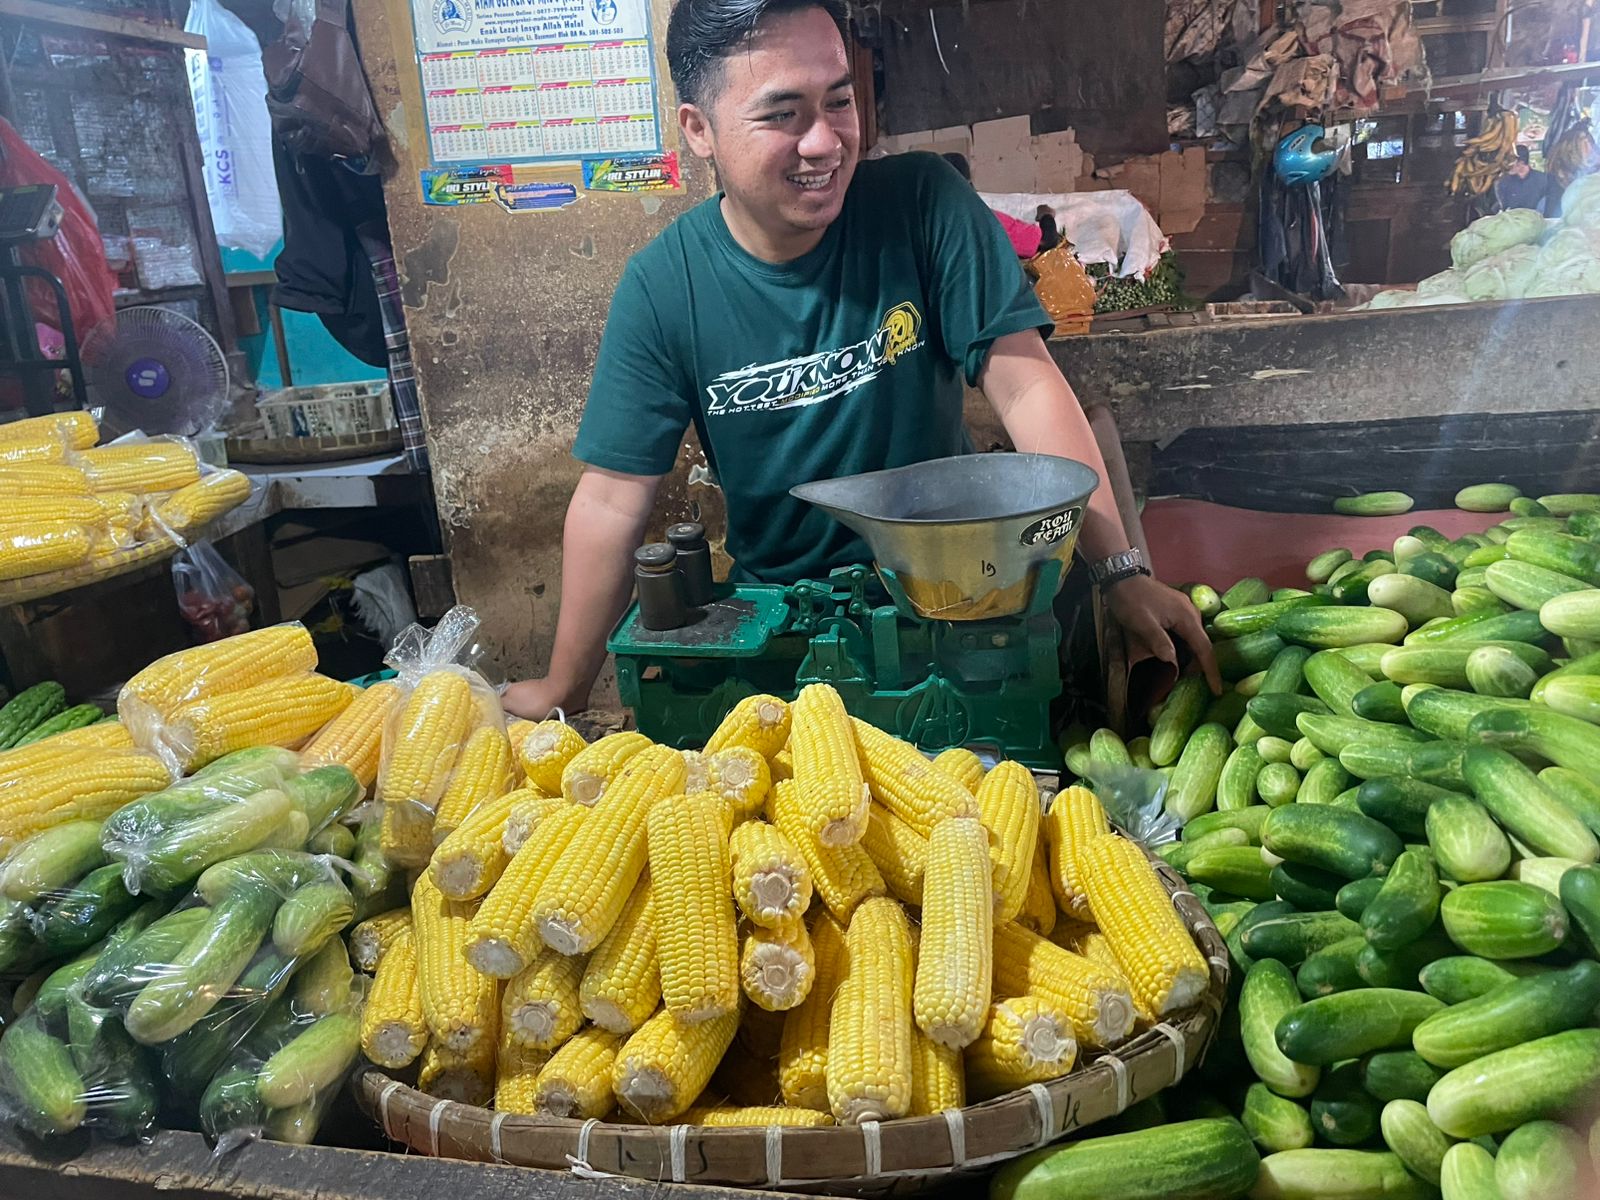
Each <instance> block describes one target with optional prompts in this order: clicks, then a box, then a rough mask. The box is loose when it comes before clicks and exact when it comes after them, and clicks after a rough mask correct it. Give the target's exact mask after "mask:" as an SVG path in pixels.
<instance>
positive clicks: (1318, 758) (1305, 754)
mask: <svg viewBox="0 0 1600 1200" xmlns="http://www.w3.org/2000/svg"><path fill="white" fill-rule="evenodd" d="M1327 757H1328V756H1327V755H1326V754H1324V753H1323V752H1322V751H1321V750H1318V749H1317V748H1316V746H1315V745H1313V744H1312V742H1311V739H1310V738H1301V739H1300V740H1299V741H1298V742H1296V743H1294V745H1292V746H1290V747H1289V765H1290V766H1291V767H1293V768H1294V769H1295V770H1296V771H1309V770H1311V768H1312V767H1314V766H1316V765H1317V764H1318V763H1319V762H1322V761H1323V760H1324V759H1325V758H1327Z"/></svg>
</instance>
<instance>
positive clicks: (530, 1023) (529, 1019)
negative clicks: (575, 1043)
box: [505, 997, 561, 1049]
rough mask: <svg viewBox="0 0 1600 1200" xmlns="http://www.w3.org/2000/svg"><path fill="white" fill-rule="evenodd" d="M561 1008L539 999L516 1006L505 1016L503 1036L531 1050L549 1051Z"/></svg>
mask: <svg viewBox="0 0 1600 1200" xmlns="http://www.w3.org/2000/svg"><path fill="white" fill-rule="evenodd" d="M560 1022H561V1006H560V1005H559V1004H558V1003H557V1002H556V1001H554V1000H552V999H549V998H547V997H541V998H539V999H537V1000H528V1001H525V1002H524V1003H522V1004H519V1005H517V1007H515V1008H513V1009H512V1010H511V1011H510V1012H508V1013H507V1014H506V1030H505V1036H506V1037H507V1038H508V1039H510V1040H512V1041H514V1042H516V1043H517V1044H518V1045H521V1046H526V1047H529V1048H531V1049H549V1048H550V1046H551V1044H552V1043H553V1042H554V1041H555V1038H556V1035H557V1033H558V1032H559V1027H560Z"/></svg>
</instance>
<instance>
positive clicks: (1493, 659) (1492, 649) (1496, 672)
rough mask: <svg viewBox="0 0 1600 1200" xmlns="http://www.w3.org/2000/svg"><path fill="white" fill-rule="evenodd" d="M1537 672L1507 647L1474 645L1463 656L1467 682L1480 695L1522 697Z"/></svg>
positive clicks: (1536, 678) (1536, 676)
mask: <svg viewBox="0 0 1600 1200" xmlns="http://www.w3.org/2000/svg"><path fill="white" fill-rule="evenodd" d="M1540 674H1541V672H1539V671H1537V670H1535V669H1534V668H1533V667H1530V666H1529V665H1528V664H1527V663H1526V662H1524V661H1523V660H1522V658H1521V657H1519V656H1518V655H1517V654H1516V653H1514V652H1513V651H1512V650H1511V648H1510V647H1509V646H1494V645H1486V646H1478V647H1477V648H1475V649H1474V650H1473V651H1472V653H1471V654H1469V655H1468V656H1467V682H1468V683H1469V684H1471V685H1472V690H1473V691H1475V692H1477V693H1478V695H1480V696H1500V697H1507V696H1509V697H1512V698H1515V699H1518V700H1521V699H1524V698H1525V697H1526V696H1527V695H1528V693H1529V692H1531V691H1533V685H1534V684H1536V683H1538V682H1539V676H1540Z"/></svg>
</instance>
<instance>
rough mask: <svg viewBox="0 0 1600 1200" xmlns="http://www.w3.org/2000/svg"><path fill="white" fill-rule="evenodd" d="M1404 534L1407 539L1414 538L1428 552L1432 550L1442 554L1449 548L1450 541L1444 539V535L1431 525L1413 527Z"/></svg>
mask: <svg viewBox="0 0 1600 1200" xmlns="http://www.w3.org/2000/svg"><path fill="white" fill-rule="evenodd" d="M1406 534H1407V536H1409V537H1414V538H1416V539H1417V540H1418V541H1419V542H1421V543H1422V544H1423V545H1425V546H1427V547H1428V549H1429V550H1432V551H1434V552H1435V553H1439V554H1442V553H1443V552H1444V551H1445V550H1446V549H1448V548H1449V546H1450V539H1449V538H1447V537H1445V535H1444V534H1442V533H1440V532H1439V531H1438V530H1437V529H1435V528H1434V527H1433V526H1432V525H1413V526H1412V527H1411V528H1410V529H1408V530H1406Z"/></svg>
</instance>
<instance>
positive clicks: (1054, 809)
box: [1044, 787, 1111, 921]
mask: <svg viewBox="0 0 1600 1200" xmlns="http://www.w3.org/2000/svg"><path fill="white" fill-rule="evenodd" d="M1110 831H1111V824H1110V822H1109V821H1107V820H1106V810H1105V809H1104V808H1102V807H1101V806H1100V800H1099V798H1098V797H1096V796H1095V794H1094V793H1093V792H1091V791H1090V790H1089V789H1088V788H1086V787H1069V788H1065V789H1063V790H1062V791H1061V792H1060V793H1059V794H1058V795H1057V796H1056V798H1055V799H1054V800H1053V801H1051V803H1050V811H1049V812H1048V813H1047V814H1046V815H1045V821H1044V832H1045V840H1046V842H1047V843H1048V844H1049V847H1050V887H1051V889H1052V890H1053V891H1054V892H1055V894H1056V906H1057V907H1058V908H1059V909H1060V910H1061V911H1062V912H1064V913H1070V914H1071V915H1072V916H1074V917H1077V918H1078V919H1079V920H1082V921H1092V920H1094V913H1093V911H1092V910H1091V909H1090V907H1089V900H1088V897H1086V896H1085V895H1084V894H1083V890H1082V888H1081V886H1080V884H1079V882H1078V852H1079V851H1080V850H1081V849H1082V848H1083V847H1084V846H1085V845H1087V844H1088V842H1089V839H1090V838H1093V837H1096V836H1098V835H1100V834H1102V833H1109V832H1110Z"/></svg>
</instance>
